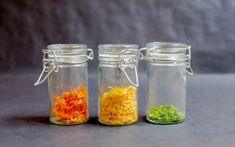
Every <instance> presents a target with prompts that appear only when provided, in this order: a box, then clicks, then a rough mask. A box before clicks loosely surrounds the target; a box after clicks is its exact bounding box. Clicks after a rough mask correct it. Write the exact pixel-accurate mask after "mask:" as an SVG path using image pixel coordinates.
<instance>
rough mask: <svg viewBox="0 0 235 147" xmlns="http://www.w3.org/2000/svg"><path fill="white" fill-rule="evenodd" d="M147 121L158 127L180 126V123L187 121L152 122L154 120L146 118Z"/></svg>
mask: <svg viewBox="0 0 235 147" xmlns="http://www.w3.org/2000/svg"><path fill="white" fill-rule="evenodd" d="M146 120H147V121H148V122H150V123H152V124H157V125H173V124H179V123H182V122H184V120H185V119H180V120H178V121H169V122H159V121H156V120H152V119H149V118H148V117H146Z"/></svg>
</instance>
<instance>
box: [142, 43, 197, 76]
mask: <svg viewBox="0 0 235 147" xmlns="http://www.w3.org/2000/svg"><path fill="white" fill-rule="evenodd" d="M190 48H191V46H189V47H187V51H188V53H187V51H186V53H185V54H186V55H185V58H174V57H173V58H169V59H168V58H159V57H150V56H151V55H150V53H149V52H150V51H151V50H153V49H154V48H150V49H147V48H146V47H144V48H141V49H140V50H139V53H138V58H139V60H147V61H150V60H151V61H181V62H182V61H185V62H186V72H187V74H189V75H191V76H195V74H194V72H193V69H192V67H191V49H190ZM144 50H146V54H145V55H144V54H143V53H142V51H144Z"/></svg>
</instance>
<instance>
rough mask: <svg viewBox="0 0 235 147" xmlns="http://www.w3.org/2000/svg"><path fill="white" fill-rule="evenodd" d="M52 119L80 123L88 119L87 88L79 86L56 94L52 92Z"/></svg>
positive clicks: (65, 122) (63, 122) (55, 121)
mask: <svg viewBox="0 0 235 147" xmlns="http://www.w3.org/2000/svg"><path fill="white" fill-rule="evenodd" d="M51 98H52V101H53V102H52V106H51V115H52V117H51V120H52V121H54V123H59V124H65V125H69V124H79V123H82V122H85V121H86V120H87V119H88V112H87V107H88V106H87V105H88V104H87V88H86V87H85V86H83V85H82V86H79V87H77V88H72V89H70V90H69V91H65V92H63V93H62V94H61V95H59V96H56V95H54V94H51Z"/></svg>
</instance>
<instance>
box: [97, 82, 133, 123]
mask: <svg viewBox="0 0 235 147" xmlns="http://www.w3.org/2000/svg"><path fill="white" fill-rule="evenodd" d="M99 120H100V121H101V122H102V123H104V124H108V125H125V124H131V123H134V122H136V121H137V101H136V87H134V86H129V87H110V88H109V90H108V91H107V92H105V93H103V94H101V99H100V108H99Z"/></svg>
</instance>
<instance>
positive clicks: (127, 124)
mask: <svg viewBox="0 0 235 147" xmlns="http://www.w3.org/2000/svg"><path fill="white" fill-rule="evenodd" d="M98 121H99V122H100V123H101V124H102V125H104V126H114V127H115V126H116V127H118V126H129V125H132V124H135V123H136V122H137V120H136V121H134V122H130V123H125V124H112V123H105V122H103V121H101V120H99V119H98Z"/></svg>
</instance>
